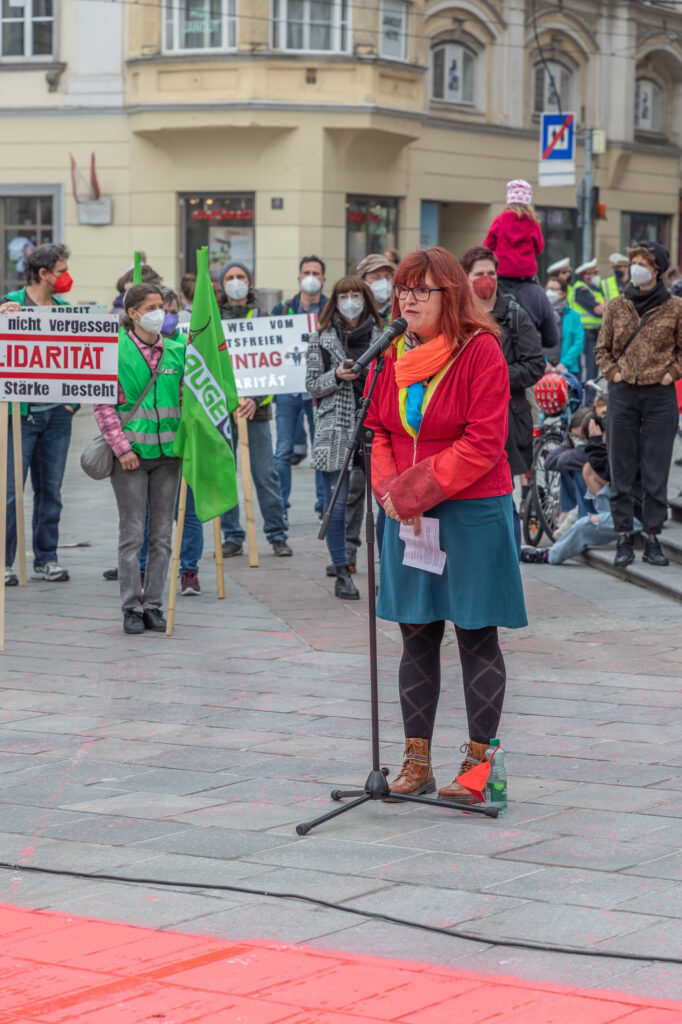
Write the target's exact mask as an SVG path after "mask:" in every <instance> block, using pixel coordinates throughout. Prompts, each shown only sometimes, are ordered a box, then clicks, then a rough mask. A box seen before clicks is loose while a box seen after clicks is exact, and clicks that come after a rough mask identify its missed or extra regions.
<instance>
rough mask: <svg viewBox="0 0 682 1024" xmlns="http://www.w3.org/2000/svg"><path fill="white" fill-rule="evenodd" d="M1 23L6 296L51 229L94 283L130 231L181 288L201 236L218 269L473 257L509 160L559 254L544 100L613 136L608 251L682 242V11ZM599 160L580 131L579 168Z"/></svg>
mask: <svg viewBox="0 0 682 1024" xmlns="http://www.w3.org/2000/svg"><path fill="white" fill-rule="evenodd" d="M0 20H1V21H2V25H1V29H2V35H1V38H2V54H1V56H0V131H1V133H2V146H1V148H0V288H2V290H3V291H5V290H7V289H9V288H10V287H12V286H13V285H14V284H15V282H16V281H18V280H20V278H21V269H22V266H23V255H24V253H25V252H26V251H27V247H30V246H31V245H34V244H37V243H39V242H40V241H44V240H48V239H55V240H64V241H65V242H66V243H67V245H68V246H69V248H70V249H71V251H72V259H71V271H72V274H73V277H74V279H75V282H76V285H75V288H74V293H73V295H74V298H76V299H78V300H80V301H85V300H94V301H98V302H107V303H108V302H110V301H111V299H112V298H113V295H114V286H115V282H116V280H117V278H118V277H119V276H120V275H121V273H122V272H123V271H124V270H125V269H126V268H127V267H128V266H129V265H130V263H131V262H132V253H133V251H134V250H135V249H143V250H144V251H145V252H146V254H147V258H148V260H149V262H150V263H152V265H153V266H154V267H155V268H157V269H158V270H159V271H160V272H161V273H162V275H163V277H164V279H165V280H166V282H167V283H169V284H177V283H178V281H179V278H180V276H181V274H182V273H183V272H185V271H187V270H189V271H192V270H193V269H194V252H195V250H196V248H197V246H199V245H202V244H207V245H208V246H209V250H210V258H211V263H212V265H213V266H214V267H218V266H220V265H222V264H223V263H224V262H226V261H227V260H228V259H240V260H242V261H243V262H245V263H247V264H248V265H249V266H251V267H253V269H254V271H255V280H256V285H257V286H260V287H261V288H266V289H275V290H282V291H284V292H285V293H289V294H290V293H292V292H293V291H294V289H295V285H296V276H297V273H298V259H299V257H300V256H303V255H308V254H311V253H318V254H319V255H320V256H322V257H323V258H324V259H325V260H326V262H327V277H328V280H333V279H335V278H337V277H338V276H339V275H340V274H341V273H343V272H344V271H345V270H346V268H347V267H352V266H353V265H354V264H355V263H356V262H357V261H358V260H359V259H360V258H362V256H364V255H365V254H366V253H368V252H371V251H383V250H384V249H385V248H386V247H392V248H397V249H398V250H399V251H400V252H401V253H404V252H407V251H409V250H410V249H412V248H415V247H416V246H419V245H427V244H434V243H439V244H442V245H445V246H447V247H448V248H449V249H451V250H452V251H453V252H454V253H455V254H456V255H457V254H459V253H460V252H461V251H462V250H463V249H464V248H467V247H468V246H470V245H473V244H477V243H479V242H481V241H482V239H483V237H484V235H485V232H486V229H487V227H488V225H489V223H490V221H491V219H492V218H493V217H494V216H495V215H496V214H497V213H498V212H499V211H500V210H501V209H502V207H503V205H504V196H505V188H504V186H505V182H506V181H507V180H508V179H510V178H515V177H524V178H527V179H528V180H529V181H530V182H531V183H533V185H534V197H535V203H536V205H537V207H538V209H539V212H540V215H541V219H542V224H543V228H544V231H545V235H546V239H547V260H549V261H551V260H552V259H557V258H559V257H560V256H563V255H568V256H570V257H571V258H572V259H574V260H576V259H579V257H580V254H581V233H580V226H579V224H578V215H577V208H576V187H575V186H573V187H571V186H566V187H560V188H546V187H544V188H539V187H536V186H537V180H538V156H539V114H540V112H541V111H542V110H557V109H558V108H559V106H560V107H561V110H562V111H563V112H568V111H570V112H574V113H575V115H576V121H577V125H578V130H579V131H581V130H583V129H585V128H595V129H602V130H604V131H605V132H606V137H607V148H606V152H605V153H603V154H602V155H600V156H598V157H597V158H596V160H595V176H594V183H595V185H596V186H597V187H598V189H599V200H600V201H601V202H603V203H605V204H606V218H605V219H602V220H597V221H596V222H595V224H594V231H595V234H594V254H595V255H596V256H597V257H598V258H599V259H600V262H601V263H602V265H603V269H604V270H605V269H607V257H608V254H609V253H610V252H612V251H613V250H614V249H622V248H623V246H624V245H626V244H627V243H628V242H630V241H631V240H632V239H634V238H640V237H650V238H654V237H655V238H660V239H662V240H663V241H664V242H665V243H666V244H667V245H668V246H669V248H670V249H671V252H672V256H673V260H675V261H678V260H679V258H680V253H679V235H680V215H679V210H680V166H681V165H680V157H681V154H682V148H681V147H682V9H679V8H672V7H671V8H666V9H665V10H663V9H662V8H661V6H660V5H655V4H650V3H647V2H638V3H632V2H628V0H564V2H563V3H562V4H561V5H559V4H557V3H554V2H552V3H547V2H544V0H537V2H536V3H534V2H533V0H428V2H425V0H366V2H360V0H248V2H247V0H158V2H152V0H149V2H147V3H144V4H134V3H131V2H126V0H113V2H112V0H62V2H61V3H59V4H57V3H56V2H55V0H23V3H20V2H19V5H17V4H10V3H7V4H5V5H4V8H3V12H2V17H1V19H0ZM93 154H94V164H95V170H96V177H97V183H98V185H99V190H100V192H101V196H100V198H99V199H98V200H97V201H95V202H92V201H91V197H89V185H90V167H91V159H92V155H93ZM71 158H73V161H74V163H75V168H76V170H75V171H74V172H73V173H72V167H71ZM583 161H584V146H583V144H582V142H579V144H578V151H577V169H578V180H579V179H580V177H581V175H582V166H583ZM74 176H75V188H76V193H77V196H78V198H79V200H81V201H78V202H77V201H76V197H75V196H74ZM547 260H546V261H545V263H546V262H547Z"/></svg>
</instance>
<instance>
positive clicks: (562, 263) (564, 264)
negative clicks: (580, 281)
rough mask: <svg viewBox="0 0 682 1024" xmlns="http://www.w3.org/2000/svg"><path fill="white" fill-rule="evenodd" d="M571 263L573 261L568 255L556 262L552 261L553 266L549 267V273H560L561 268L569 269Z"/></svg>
mask: <svg viewBox="0 0 682 1024" xmlns="http://www.w3.org/2000/svg"><path fill="white" fill-rule="evenodd" d="M570 265H571V261H570V259H569V258H568V256H564V258H563V259H562V260H557V261H556V263H552V265H551V267H547V273H548V274H558V273H559V271H560V270H568V268H569V267H570Z"/></svg>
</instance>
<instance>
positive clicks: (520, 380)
mask: <svg viewBox="0 0 682 1024" xmlns="http://www.w3.org/2000/svg"><path fill="white" fill-rule="evenodd" d="M460 263H461V264H462V267H463V268H464V272H465V274H466V275H467V276H468V278H469V280H470V282H471V286H472V288H473V290H474V292H475V293H476V295H477V297H478V299H479V301H480V303H481V305H482V307H483V309H484V310H485V311H486V313H491V314H492V316H493V317H494V318H495V320H496V321H497V322H498V324H499V325H500V327H501V328H502V334H501V336H500V344H501V345H502V351H503V353H504V357H505V359H506V360H507V369H508V371H509V391H510V398H509V432H508V435H507V444H506V452H507V457H508V459H509V467H510V469H511V471H512V475H520V474H524V473H528V472H529V471H530V467H531V462H532V458H533V416H532V413H531V408H530V405H529V403H528V399H527V398H526V388H530V387H532V386H533V385H534V384H536V383H537V381H539V380H540V378H541V377H542V375H543V374H544V372H545V364H546V357H545V354H544V353H543V350H542V346H541V344H540V336H539V334H538V332H537V330H536V328H535V326H534V324H533V321H532V319H531V317H530V316H529V314H528V313H527V312H526V310H525V309H524V308H523V307H522V306H521V304H520V303H519V302H517V301H516V299H514V298H513V296H511V295H506V294H504V293H502V292H501V291H500V290H499V289H498V286H497V257H496V256H495V253H494V252H493V251H492V250H491V249H488V248H487V247H486V246H482V245H481V246H476V247H475V248H473V249H467V251H466V252H465V253H462V256H461V257H460ZM544 297H545V296H544V295H543V298H544ZM514 512H515V515H514V526H515V532H516V537H517V546H518V548H519V551H520V550H521V525H520V523H519V521H518V513H517V512H516V509H515V510H514Z"/></svg>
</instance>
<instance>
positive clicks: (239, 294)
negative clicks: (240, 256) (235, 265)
mask: <svg viewBox="0 0 682 1024" xmlns="http://www.w3.org/2000/svg"><path fill="white" fill-rule="evenodd" d="M225 294H226V295H227V297H228V299H235V300H236V301H237V302H239V300H240V299H245V298H246V296H247V295H248V294H249V286H248V284H247V283H246V281H240V280H239V278H238V277H231V278H230V279H229V281H226V283H225Z"/></svg>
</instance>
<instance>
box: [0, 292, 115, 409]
mask: <svg viewBox="0 0 682 1024" xmlns="http://www.w3.org/2000/svg"><path fill="white" fill-rule="evenodd" d="M82 309H86V311H85V312H81V310H82ZM118 329H119V322H118V317H117V316H115V315H113V314H109V313H103V314H100V313H95V314H93V313H92V312H90V311H89V310H87V307H78V306H74V307H67V308H65V307H63V306H57V307H54V308H51V309H46V308H33V307H31V308H28V309H26V308H25V309H21V310H18V311H16V312H11V313H2V314H0V402H30V403H31V404H34V403H35V404H37V403H40V402H49V403H51V402H59V403H65V404H68V403H70V402H78V403H81V404H90V405H93V404H97V403H102V404H114V403H115V402H116V400H117V394H118V392H117V384H116V381H117V379H118Z"/></svg>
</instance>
